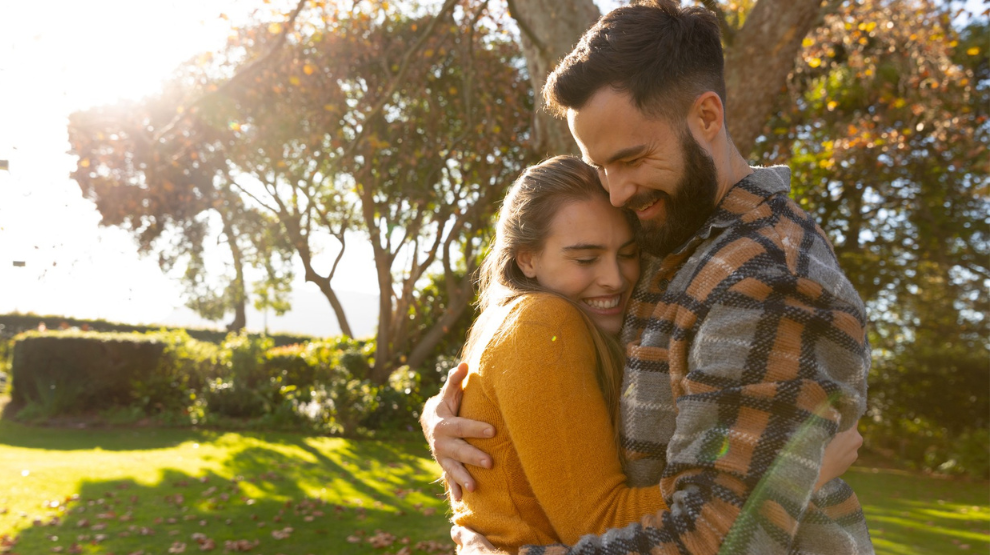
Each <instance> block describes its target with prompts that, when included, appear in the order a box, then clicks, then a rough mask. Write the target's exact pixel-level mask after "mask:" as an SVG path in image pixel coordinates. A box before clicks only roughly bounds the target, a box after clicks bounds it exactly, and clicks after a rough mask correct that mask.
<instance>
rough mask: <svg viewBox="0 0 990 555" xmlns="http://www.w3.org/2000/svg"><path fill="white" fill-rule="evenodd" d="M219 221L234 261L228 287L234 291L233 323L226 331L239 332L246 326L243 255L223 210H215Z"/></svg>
mask: <svg viewBox="0 0 990 555" xmlns="http://www.w3.org/2000/svg"><path fill="white" fill-rule="evenodd" d="M217 213H218V214H219V215H220V221H221V223H222V224H223V234H224V235H226V236H227V246H228V247H230V255H231V257H233V259H234V282H233V283H231V284H230V286H231V287H232V288H233V289H234V294H233V303H234V307H233V308H234V321H232V322H231V323H229V324H227V331H235V332H239V331H241V330H242V329H244V326H246V325H247V311H246V305H247V294H246V293H245V291H246V288H245V287H244V254H243V253H242V252H241V247H240V245H238V244H237V237H236V236H235V234H234V226H232V225H231V223H230V219H229V218H227V216H226V215H225V214H224V212H223V210H217Z"/></svg>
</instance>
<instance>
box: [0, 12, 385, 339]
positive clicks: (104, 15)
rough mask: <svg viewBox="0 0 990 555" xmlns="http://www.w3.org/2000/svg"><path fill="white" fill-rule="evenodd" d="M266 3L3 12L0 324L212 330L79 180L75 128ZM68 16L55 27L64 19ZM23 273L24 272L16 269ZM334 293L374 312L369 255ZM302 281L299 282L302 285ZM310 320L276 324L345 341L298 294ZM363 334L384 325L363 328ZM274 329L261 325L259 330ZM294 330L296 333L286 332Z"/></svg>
mask: <svg viewBox="0 0 990 555" xmlns="http://www.w3.org/2000/svg"><path fill="white" fill-rule="evenodd" d="M260 4H261V3H260V2H246V1H240V2H234V1H231V0H195V1H190V0H182V1H171V2H169V1H159V2H134V1H133V0H87V1H86V2H78V1H66V0H55V1H53V2H5V3H4V5H3V7H0V160H8V161H9V165H10V169H9V171H7V172H4V171H0V313H6V312H14V311H19V312H33V313H35V314H56V315H67V316H75V317H82V318H102V319H106V320H111V321H119V322H131V323H173V324H180V325H190V324H192V325H204V324H207V325H208V324H209V323H208V322H206V321H203V320H200V319H198V318H196V317H195V316H194V315H193V313H192V311H190V310H188V309H185V308H184V306H183V305H184V301H183V299H182V298H181V296H180V291H179V288H178V287H177V285H176V283H175V280H174V279H172V278H171V277H169V276H165V275H163V274H162V271H161V270H160V269H159V267H158V264H157V260H156V259H153V258H142V257H140V256H139V255H138V253H137V249H136V246H135V243H134V241H133V240H132V238H131V236H130V235H129V234H128V233H127V232H125V231H123V230H120V229H116V228H102V227H99V225H98V224H99V221H100V216H99V213H98V212H97V211H96V208H95V205H93V203H92V202H90V201H88V200H86V199H84V198H83V197H82V194H81V192H80V190H79V187H78V186H77V185H76V183H75V181H73V180H71V179H69V177H68V176H69V173H70V172H71V171H72V170H73V169H74V168H75V165H76V159H75V157H74V156H70V155H68V154H67V151H68V150H69V144H68V135H67V131H66V124H67V118H68V115H69V114H70V113H72V112H74V111H76V110H81V109H86V108H89V107H92V106H96V105H104V104H110V103H113V102H115V101H117V100H119V99H136V98H141V97H142V96H144V95H147V94H150V93H153V92H155V91H156V90H157V89H158V88H159V87H160V84H161V82H162V81H163V79H164V78H165V77H166V76H167V75H168V74H169V73H170V72H171V71H172V70H173V69H174V68H175V67H177V66H178V65H179V64H180V63H182V62H183V61H185V60H187V59H189V58H191V57H193V56H194V55H196V54H199V53H201V52H204V51H210V50H216V49H218V48H220V47H221V46H222V45H223V44H224V42H225V41H226V38H227V36H228V34H229V25H230V24H229V22H228V21H225V20H223V19H221V18H220V14H221V13H223V14H226V15H227V16H228V17H229V18H230V20H232V21H237V20H239V19H243V18H244V17H245V16H246V14H247V12H248V10H249V9H254V8H255V7H257V6H258V5H260ZM53 13H57V14H58V16H57V17H52V14H53ZM14 262H18V263H20V262H23V263H24V265H23V266H15V265H14ZM341 264H342V268H345V269H346V271H342V272H340V275H339V276H338V277H337V278H335V280H334V285H335V286H336V288H338V289H339V290H340V291H341V292H343V293H345V295H346V296H348V297H350V298H351V299H355V300H359V301H360V302H359V303H358V306H357V307H352V309H353V310H352V311H355V310H361V309H362V308H363V307H364V306H365V305H368V304H370V305H371V307H374V306H375V303H376V301H375V299H376V295H377V287H376V286H375V283H376V282H375V278H374V266H373V264H372V256H371V251H370V246H369V245H367V243H363V244H362V242H361V241H357V240H352V241H350V245H349V247H348V251H347V254H346V255H345V259H344V260H343V261H342V263H341ZM300 273H301V272H300ZM295 289H296V290H297V294H296V297H297V298H296V299H294V300H295V301H296V304H297V305H299V306H300V308H301V309H303V311H304V312H305V309H307V308H309V309H310V311H311V312H312V313H313V314H311V315H310V316H312V317H311V318H303V319H302V320H300V318H298V316H299V315H298V314H297V315H295V316H297V317H295V318H293V317H290V318H287V319H285V318H283V319H276V318H274V317H273V316H272V317H270V318H269V321H268V323H269V328H270V329H272V330H273V331H278V330H279V329H280V325H279V324H280V323H281V324H284V325H282V326H281V328H282V330H283V331H296V332H310V333H314V334H319V335H328V334H332V333H336V331H337V330H338V329H339V328H337V326H336V323H335V321H334V318H333V316H332V315H331V314H330V313H329V308H328V305H327V302H326V300H325V299H324V298H323V297H322V296H321V295H319V293H318V292H317V289H316V287H315V286H314V285H312V284H306V283H299V284H298V285H297V286H296V288H295ZM356 318H357V321H358V322H362V324H361V325H355V326H354V327H355V328H356V330H355V332H356V333H359V334H360V335H367V334H370V333H372V332H373V328H374V321H373V318H372V319H368V318H364V317H362V316H360V315H356ZM263 325H264V317H263V316H262V315H261V314H259V313H257V312H252V313H250V314H249V327H251V328H254V329H260V328H261V327H262V326H263ZM286 328H287V329H286Z"/></svg>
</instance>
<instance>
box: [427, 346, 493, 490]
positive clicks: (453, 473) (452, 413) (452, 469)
mask: <svg viewBox="0 0 990 555" xmlns="http://www.w3.org/2000/svg"><path fill="white" fill-rule="evenodd" d="M467 375H468V367H467V364H465V363H463V362H462V363H461V364H459V365H458V366H457V368H455V369H454V370H451V372H450V374H449V375H448V376H447V381H446V382H444V384H443V388H441V389H440V392H439V393H437V394H436V395H434V396H433V397H430V398H429V399H427V400H426V404H424V405H423V414H422V415H421V416H420V417H419V423H420V425H421V426H422V427H423V435H424V436H425V437H426V442H427V443H428V444H429V446H430V452H431V453H432V454H433V458H434V459H435V460H436V461H437V463H439V464H440V467H441V468H443V473H444V478H445V481H446V482H447V487H448V488H449V489H450V496H451V497H452V498H453V499H454V500H455V501H459V500H460V499H461V487H463V488H464V489H466V490H467V491H474V488H475V484H474V480H473V479H472V478H471V473H470V472H468V470H467V467H465V466H464V465H465V464H473V465H475V466H480V467H483V468H491V467H492V458H491V457H490V456H488V455H487V454H486V453H485V452H483V451H481V450H480V449H478V448H477V447H474V446H473V445H471V444H469V443H468V442H466V441H464V439H465V438H486V437H493V436H494V435H495V428H493V427H492V426H491V425H490V424H486V423H485V422H478V421H477V420H469V419H467V418H460V417H459V416H457V412H458V410H459V409H460V405H461V397H462V396H463V383H462V382H463V381H464V379H465V378H466V377H467Z"/></svg>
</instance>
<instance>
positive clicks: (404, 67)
mask: <svg viewBox="0 0 990 555" xmlns="http://www.w3.org/2000/svg"><path fill="white" fill-rule="evenodd" d="M457 2H458V0H446V1H445V2H444V3H443V7H442V8H440V13H438V14H437V16H436V17H435V18H433V20H432V21H430V23H429V25H427V26H426V29H424V30H423V34H422V35H420V36H419V38H418V39H417V40H416V43H415V44H413V46H412V48H410V49H409V51H407V52H406V55H405V56H403V57H402V62H401V63H400V64H399V71H397V72H395V76H394V77H392V82H391V83H389V86H388V89H387V90H386V91H385V93H384V94H383V95H382V97H381V98H380V99H379V100H378V102H377V103H376V104H375V105H374V107H373V108H372V109H371V111H370V112H368V113H367V114H365V116H364V121H366V122H367V121H370V120H371V119H372V118H373V117H375V116H377V115H378V114H379V113H380V112H381V111H382V110H383V109H384V108H385V104H387V103H388V100H389V99H390V98H392V95H393V94H395V91H396V89H398V88H399V84H400V83H401V82H402V79H403V78H404V77H405V75H406V71H408V70H409V63H410V62H411V61H412V57H413V55H414V54H416V53H417V52H419V49H420V48H422V47H423V45H424V44H425V43H426V40H427V39H428V38H430V35H432V34H433V29H434V28H435V27H436V26H437V23H438V22H439V21H440V20H441V19H443V18H444V16H446V15H447V13H448V12H450V11H451V10H452V9H454V5H455V4H457ZM368 127H369V126H368V125H362V126H361V130H360V131H359V132H358V133H357V134H356V135H355V136H354V140H353V141H351V143H350V144H349V145H347V150H345V151H344V156H343V158H349V157H350V156H351V154H353V153H354V149H356V148H357V146H358V145H359V144H361V141H362V140H363V139H364V135H365V134H366V133H367V131H368Z"/></svg>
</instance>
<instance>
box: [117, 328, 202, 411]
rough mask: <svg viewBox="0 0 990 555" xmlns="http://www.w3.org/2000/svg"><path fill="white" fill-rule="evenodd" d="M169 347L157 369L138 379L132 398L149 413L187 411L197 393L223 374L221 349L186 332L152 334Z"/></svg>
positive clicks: (135, 382) (134, 383)
mask: <svg viewBox="0 0 990 555" xmlns="http://www.w3.org/2000/svg"><path fill="white" fill-rule="evenodd" d="M149 336H150V337H154V338H155V339H157V340H158V341H161V342H162V343H163V344H164V345H165V349H164V351H163V353H162V358H161V361H160V363H159V364H158V366H157V367H156V368H155V370H154V371H153V372H152V373H151V374H149V375H147V376H142V377H138V378H136V379H134V380H133V381H132V383H131V386H132V391H131V396H132V399H133V400H134V404H135V405H137V406H138V407H140V408H141V409H142V410H143V411H144V412H145V413H146V414H149V415H150V414H158V413H162V412H179V413H181V412H187V411H188V406H189V405H190V404H191V403H192V401H193V400H195V396H196V392H198V391H202V389H203V387H204V386H205V385H206V383H207V382H209V381H210V380H211V379H213V378H215V377H217V376H218V375H219V373H220V370H219V365H220V347H219V346H217V345H215V344H213V343H208V342H204V341H198V340H196V339H193V338H191V337H189V334H187V333H186V332H185V331H182V330H179V331H167V330H161V331H158V332H153V333H151V334H149Z"/></svg>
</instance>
